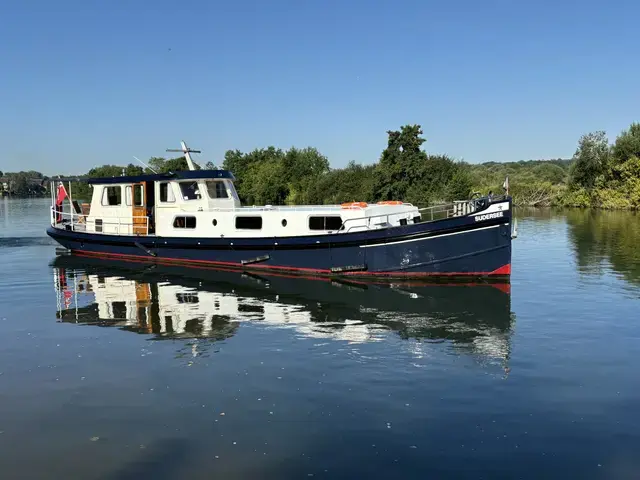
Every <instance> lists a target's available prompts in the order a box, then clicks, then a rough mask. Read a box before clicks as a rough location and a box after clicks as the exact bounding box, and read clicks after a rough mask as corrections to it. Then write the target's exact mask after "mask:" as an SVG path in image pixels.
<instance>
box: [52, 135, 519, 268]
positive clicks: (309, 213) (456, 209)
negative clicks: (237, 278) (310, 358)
mask: <svg viewBox="0 0 640 480" xmlns="http://www.w3.org/2000/svg"><path fill="white" fill-rule="evenodd" d="M181 146H182V149H181V150H179V151H181V152H182V153H183V154H184V156H185V159H186V161H187V165H188V168H189V169H188V170H184V171H175V172H169V173H151V174H143V175H137V176H124V175H123V176H117V177H105V178H87V177H67V178H58V179H52V186H51V195H52V196H51V222H50V223H51V224H50V225H49V227H48V228H47V234H48V235H49V236H50V237H52V238H53V239H54V240H55V241H57V242H58V243H59V244H60V245H62V247H63V248H64V249H66V251H68V252H71V253H73V254H76V255H82V256H97V257H101V258H111V259H120V260H127V261H132V262H149V263H162V264H177V265H184V266H191V267H225V268H234V269H240V270H243V271H266V270H270V271H279V272H287V273H289V274H301V275H312V276H329V277H360V278H379V277H384V278H400V279H411V278H422V277H425V278H426V277H429V278H432V279H437V278H442V277H446V278H462V279H468V278H470V277H483V278H487V279H504V278H509V277H510V275H511V242H512V238H514V237H515V228H514V226H513V225H512V199H511V197H510V196H509V194H508V179H507V182H505V183H506V191H505V193H504V194H501V195H487V196H482V197H481V196H476V197H475V198H472V199H466V200H460V201H454V202H451V203H447V204H442V205H435V206H431V207H427V208H418V207H417V206H415V205H412V204H411V203H406V202H403V201H401V200H390V201H383V202H377V203H367V202H364V201H354V202H347V203H343V204H340V205H303V206H273V205H263V206H244V205H242V203H241V201H240V198H239V196H238V193H237V192H236V189H235V187H234V181H235V177H234V175H233V173H232V172H230V171H227V170H221V169H215V168H214V169H207V170H203V169H197V168H196V167H195V164H194V162H193V159H192V158H191V153H194V152H198V153H200V152H199V151H197V150H192V149H190V148H189V147H187V145H186V143H185V142H184V141H183V142H181ZM170 151H176V150H170ZM77 181H82V182H87V183H88V184H89V185H91V187H92V196H91V201H90V203H83V204H79V203H78V201H77V200H74V199H73V197H72V191H71V187H72V182H77ZM65 184H66V185H67V186H65Z"/></svg>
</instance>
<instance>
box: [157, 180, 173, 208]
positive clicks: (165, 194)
mask: <svg viewBox="0 0 640 480" xmlns="http://www.w3.org/2000/svg"><path fill="white" fill-rule="evenodd" d="M158 185H159V188H160V201H161V202H164V203H174V202H175V201H176V197H175V195H174V194H173V188H171V185H169V183H167V182H163V183H160V184H158Z"/></svg>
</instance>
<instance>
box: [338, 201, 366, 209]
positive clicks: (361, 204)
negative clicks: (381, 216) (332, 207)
mask: <svg viewBox="0 0 640 480" xmlns="http://www.w3.org/2000/svg"><path fill="white" fill-rule="evenodd" d="M368 206H369V205H368V204H367V202H348V203H343V204H342V205H341V207H342V208H345V209H349V210H353V209H357V208H367V207H368Z"/></svg>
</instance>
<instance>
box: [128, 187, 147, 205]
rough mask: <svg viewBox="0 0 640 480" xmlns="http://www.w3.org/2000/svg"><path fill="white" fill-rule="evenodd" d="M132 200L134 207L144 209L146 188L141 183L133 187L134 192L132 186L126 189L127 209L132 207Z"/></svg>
mask: <svg viewBox="0 0 640 480" xmlns="http://www.w3.org/2000/svg"><path fill="white" fill-rule="evenodd" d="M131 199H133V205H134V206H136V207H144V187H143V186H142V185H140V184H139V183H138V184H136V185H133V190H132V187H131V185H127V186H126V187H124V202H125V204H126V205H127V207H130V206H131Z"/></svg>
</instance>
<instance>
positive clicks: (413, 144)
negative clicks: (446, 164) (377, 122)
mask: <svg viewBox="0 0 640 480" xmlns="http://www.w3.org/2000/svg"><path fill="white" fill-rule="evenodd" d="M387 135H388V140H387V148H385V149H384V151H383V152H382V155H381V157H380V162H379V163H378V165H377V168H376V172H375V183H374V195H375V196H376V198H380V199H381V200H404V199H405V198H406V196H407V192H408V191H409V189H410V187H411V185H412V183H413V180H414V179H415V178H416V177H417V176H420V169H421V168H422V167H423V164H424V162H426V160H427V154H426V153H424V152H423V151H422V150H421V146H422V144H423V143H424V142H425V141H426V140H425V139H423V138H422V137H421V136H420V135H422V129H421V127H420V125H405V126H403V127H401V128H400V131H397V130H395V131H387Z"/></svg>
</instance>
